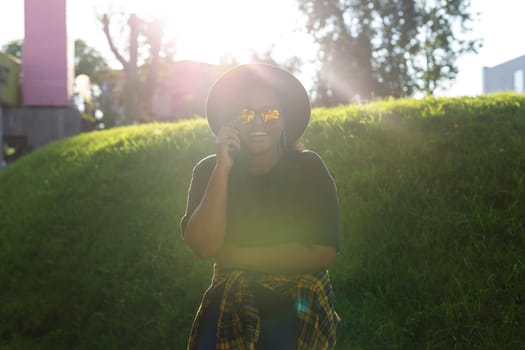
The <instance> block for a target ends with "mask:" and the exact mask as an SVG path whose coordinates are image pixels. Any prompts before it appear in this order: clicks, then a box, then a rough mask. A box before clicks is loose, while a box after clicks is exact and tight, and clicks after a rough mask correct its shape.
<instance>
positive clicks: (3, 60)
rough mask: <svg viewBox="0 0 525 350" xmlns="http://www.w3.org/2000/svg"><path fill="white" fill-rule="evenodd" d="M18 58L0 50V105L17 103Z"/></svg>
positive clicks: (7, 105) (9, 105)
mask: <svg viewBox="0 0 525 350" xmlns="http://www.w3.org/2000/svg"><path fill="white" fill-rule="evenodd" d="M19 80H20V60H18V59H16V58H14V57H13V56H11V55H8V54H6V53H3V52H0V106H6V107H13V106H17V105H18V103H19V90H20V89H19V84H20V81H19Z"/></svg>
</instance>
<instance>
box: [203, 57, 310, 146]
mask: <svg viewBox="0 0 525 350" xmlns="http://www.w3.org/2000/svg"><path fill="white" fill-rule="evenodd" d="M256 86H264V87H268V88H270V89H271V90H273V91H274V92H275V93H276V94H277V95H278V96H279V97H280V100H281V109H282V116H283V118H284V121H285V130H286V139H287V140H288V141H292V142H293V141H296V140H297V139H298V138H299V137H301V135H302V134H303V132H304V130H305V129H306V126H307V125H308V122H309V121H310V112H311V107H310V99H309V98H308V93H307V92H306V90H305V88H304V86H303V85H302V84H301V82H300V81H299V80H298V79H297V78H296V77H295V76H294V75H293V74H291V73H290V72H288V71H286V70H284V69H281V68H279V67H276V66H273V65H269V64H264V63H250V64H243V65H240V66H237V67H236V68H233V69H231V70H229V71H228V72H226V73H224V74H223V75H222V76H221V77H220V78H219V79H218V80H217V81H216V82H215V84H214V85H213V86H212V88H211V90H210V93H209V94H208V98H207V100H206V117H207V118H208V123H209V125H210V128H211V129H212V131H213V133H214V134H217V133H218V131H219V129H220V128H221V127H222V126H224V125H227V124H229V123H230V122H231V120H232V116H234V115H235V113H238V111H236V109H238V107H239V102H240V101H239V99H240V97H241V96H242V95H243V93H245V92H246V91H248V89H250V87H256Z"/></svg>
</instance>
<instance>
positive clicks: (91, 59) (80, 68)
mask: <svg viewBox="0 0 525 350" xmlns="http://www.w3.org/2000/svg"><path fill="white" fill-rule="evenodd" d="M106 69H108V64H107V62H106V60H105V59H104V58H103V57H102V55H101V54H100V53H99V52H98V51H97V50H95V49H94V48H92V47H90V46H88V45H87V44H86V42H85V41H83V40H81V39H77V40H75V75H79V74H86V75H88V76H89V77H90V78H91V81H92V82H94V83H96V84H97V85H99V86H100V85H101V83H102V79H101V76H100V72H102V71H104V70H106Z"/></svg>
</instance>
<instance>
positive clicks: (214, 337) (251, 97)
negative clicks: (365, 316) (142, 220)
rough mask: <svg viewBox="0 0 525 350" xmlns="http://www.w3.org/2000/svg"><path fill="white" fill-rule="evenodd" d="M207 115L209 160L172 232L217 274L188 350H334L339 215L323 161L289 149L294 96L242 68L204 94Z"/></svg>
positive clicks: (302, 95) (261, 67) (298, 114)
mask: <svg viewBox="0 0 525 350" xmlns="http://www.w3.org/2000/svg"><path fill="white" fill-rule="evenodd" d="M206 115H207V118H208V122H209V125H210V127H211V129H212V131H213V132H214V134H215V135H216V154H215V155H212V156H208V157H206V158H204V159H202V160H201V161H200V162H199V163H198V164H197V165H196V166H195V168H194V170H193V177H192V181H191V185H190V189H189V193H188V204H187V208H186V213H185V215H184V217H183V218H182V221H181V228H182V232H183V239H184V240H185V241H186V243H187V244H188V245H189V246H190V248H191V249H192V250H193V251H194V252H195V254H196V255H197V256H198V257H200V258H202V259H209V258H212V259H214V261H215V266H214V276H213V279H212V284H211V286H210V288H209V289H208V290H207V291H206V293H205V294H204V297H203V300H202V304H201V307H200V308H199V310H198V312H197V316H196V318H195V322H194V325H193V328H192V333H191V336H190V340H189V345H188V349H198V350H201V349H258V350H260V349H272V350H278V349H286V350H290V349H301V350H302V349H332V348H333V347H334V346H335V340H336V339H335V336H336V334H335V333H336V328H337V325H338V323H339V317H338V316H337V313H336V312H335V311H334V309H333V292H332V287H331V284H330V281H329V278H328V272H327V268H328V267H329V266H330V265H331V264H332V262H333V261H334V259H335V256H336V252H337V250H338V248H339V207H338V201H337V193H336V189H335V185H334V182H333V179H332V177H331V176H330V174H329V172H328V170H327V169H326V166H325V165H324V163H323V161H322V160H321V158H320V157H319V156H318V155H317V154H316V153H314V152H312V151H301V150H298V149H297V147H295V144H296V142H297V140H298V139H299V137H300V136H301V135H302V133H303V132H304V130H305V128H306V126H307V124H308V121H309V119H310V101H309V99H308V95H307V93H306V91H305V89H304V87H303V86H302V85H301V83H300V82H299V81H298V80H297V79H296V78H295V77H294V76H293V75H291V74H290V73H288V72H286V71H284V70H282V69H280V68H277V67H274V66H271V65H266V64H248V65H241V66H239V67H237V68H234V69H233V70H231V71H229V72H227V73H226V74H224V75H223V76H222V77H221V78H220V79H219V80H218V81H217V82H216V83H215V85H214V86H213V87H212V89H211V91H210V94H209V96H208V100H207V104H206Z"/></svg>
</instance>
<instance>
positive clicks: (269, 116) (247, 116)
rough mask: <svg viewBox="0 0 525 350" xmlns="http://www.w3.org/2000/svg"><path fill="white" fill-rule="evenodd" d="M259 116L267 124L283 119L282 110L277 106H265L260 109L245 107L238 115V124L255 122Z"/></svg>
mask: <svg viewBox="0 0 525 350" xmlns="http://www.w3.org/2000/svg"><path fill="white" fill-rule="evenodd" d="M256 116H259V118H260V119H261V121H262V122H263V123H265V124H271V123H274V122H276V121H278V120H279V119H281V111H280V110H279V108H276V107H263V108H260V109H254V108H243V109H241V111H240V113H239V115H238V116H237V125H247V124H250V123H253V122H255V118H256Z"/></svg>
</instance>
